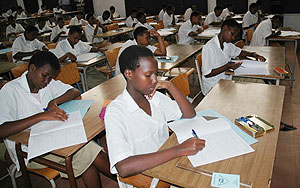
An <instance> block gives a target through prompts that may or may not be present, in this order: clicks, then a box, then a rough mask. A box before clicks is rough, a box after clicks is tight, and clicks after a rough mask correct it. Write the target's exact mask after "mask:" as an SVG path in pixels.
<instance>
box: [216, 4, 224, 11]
mask: <svg viewBox="0 0 300 188" xmlns="http://www.w3.org/2000/svg"><path fill="white" fill-rule="evenodd" d="M217 10H223V7H222V6H220V5H217V6H216V7H215V8H214V11H217Z"/></svg>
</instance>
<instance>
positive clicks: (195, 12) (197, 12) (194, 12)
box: [191, 11, 201, 18]
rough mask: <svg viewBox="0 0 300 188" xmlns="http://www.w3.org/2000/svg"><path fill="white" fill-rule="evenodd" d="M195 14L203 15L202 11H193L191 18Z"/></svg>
mask: <svg viewBox="0 0 300 188" xmlns="http://www.w3.org/2000/svg"><path fill="white" fill-rule="evenodd" d="M193 16H200V17H201V13H200V12H199V11H193V12H192V14H191V18H192V17H193Z"/></svg>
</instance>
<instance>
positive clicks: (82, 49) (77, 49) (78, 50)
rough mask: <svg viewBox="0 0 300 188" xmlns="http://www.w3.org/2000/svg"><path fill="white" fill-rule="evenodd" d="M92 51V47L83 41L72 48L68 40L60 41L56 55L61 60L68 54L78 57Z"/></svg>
mask: <svg viewBox="0 0 300 188" xmlns="http://www.w3.org/2000/svg"><path fill="white" fill-rule="evenodd" d="M91 49H92V47H91V46H90V45H87V44H85V43H84V42H82V41H81V40H80V41H78V43H77V44H75V45H74V48H72V46H71V44H70V43H69V41H68V38H66V39H65V40H62V41H59V42H58V43H57V45H56V48H55V51H54V54H55V55H56V57H57V58H61V57H62V56H64V55H65V54H66V53H68V52H70V53H72V54H73V55H75V56H78V55H81V54H84V53H89V52H90V51H91Z"/></svg>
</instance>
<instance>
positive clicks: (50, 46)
mask: <svg viewBox="0 0 300 188" xmlns="http://www.w3.org/2000/svg"><path fill="white" fill-rule="evenodd" d="M56 45H57V42H55V43H50V44H47V47H48V48H49V49H55V48H56Z"/></svg>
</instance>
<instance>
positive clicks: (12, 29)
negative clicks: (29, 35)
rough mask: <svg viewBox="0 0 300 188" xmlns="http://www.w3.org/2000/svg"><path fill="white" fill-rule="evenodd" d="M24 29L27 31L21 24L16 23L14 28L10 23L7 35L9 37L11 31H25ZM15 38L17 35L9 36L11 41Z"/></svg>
mask: <svg viewBox="0 0 300 188" xmlns="http://www.w3.org/2000/svg"><path fill="white" fill-rule="evenodd" d="M24 31H25V29H24V28H23V27H22V25H21V24H18V23H16V27H15V28H13V26H12V25H8V26H7V27H6V37H8V35H9V34H10V33H21V32H24ZM14 39H15V37H9V41H13V40H14Z"/></svg>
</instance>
